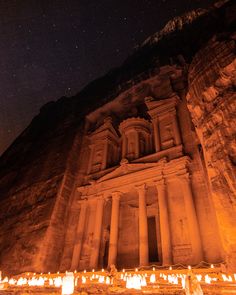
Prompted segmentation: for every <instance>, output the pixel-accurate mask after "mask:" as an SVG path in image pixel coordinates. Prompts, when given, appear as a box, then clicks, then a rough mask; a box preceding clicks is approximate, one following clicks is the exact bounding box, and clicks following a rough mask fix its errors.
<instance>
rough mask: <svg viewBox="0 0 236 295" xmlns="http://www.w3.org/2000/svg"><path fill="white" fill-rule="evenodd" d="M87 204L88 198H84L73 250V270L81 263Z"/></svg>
mask: <svg viewBox="0 0 236 295" xmlns="http://www.w3.org/2000/svg"><path fill="white" fill-rule="evenodd" d="M87 205H88V202H87V200H84V201H82V202H81V209H80V214H79V221H78V225H77V230H76V236H75V245H74V250H73V255H72V260H71V270H76V269H77V268H78V265H79V260H80V254H81V248H82V242H83V235H84V225H85V219H86V211H87Z"/></svg>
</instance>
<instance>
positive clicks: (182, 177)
mask: <svg viewBox="0 0 236 295" xmlns="http://www.w3.org/2000/svg"><path fill="white" fill-rule="evenodd" d="M178 179H179V180H181V181H186V182H190V181H191V175H190V174H189V173H184V174H181V175H178Z"/></svg>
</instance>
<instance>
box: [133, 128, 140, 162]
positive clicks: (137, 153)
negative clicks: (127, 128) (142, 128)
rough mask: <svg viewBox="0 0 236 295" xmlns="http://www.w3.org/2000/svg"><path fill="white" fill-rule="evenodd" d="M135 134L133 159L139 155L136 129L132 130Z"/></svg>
mask: <svg viewBox="0 0 236 295" xmlns="http://www.w3.org/2000/svg"><path fill="white" fill-rule="evenodd" d="M134 132H135V133H134V134H135V151H134V154H135V156H134V157H135V159H138V158H139V157H140V152H139V134H138V131H137V130H134Z"/></svg>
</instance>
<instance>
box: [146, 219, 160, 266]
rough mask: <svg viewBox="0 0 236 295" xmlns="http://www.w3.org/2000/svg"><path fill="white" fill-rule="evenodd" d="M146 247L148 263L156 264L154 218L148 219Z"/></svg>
mask: <svg viewBox="0 0 236 295" xmlns="http://www.w3.org/2000/svg"><path fill="white" fill-rule="evenodd" d="M148 247H149V262H157V261H158V251H157V234H156V218H155V216H151V217H148Z"/></svg>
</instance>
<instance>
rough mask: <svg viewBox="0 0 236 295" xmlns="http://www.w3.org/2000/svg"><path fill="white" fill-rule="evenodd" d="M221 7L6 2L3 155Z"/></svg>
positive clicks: (167, 0) (193, 1)
mask: <svg viewBox="0 0 236 295" xmlns="http://www.w3.org/2000/svg"><path fill="white" fill-rule="evenodd" d="M214 2H215V1H214V0H176V1H174V0H64V1H63V0H0V21H1V23H0V36H1V40H0V65H1V70H0V154H1V153H2V152H3V151H4V150H5V149H6V148H7V147H8V146H9V144H10V143H11V142H12V141H13V140H14V139H15V137H16V136H17V135H19V134H20V132H22V131H23V129H24V128H25V127H26V126H27V125H28V124H29V123H30V121H31V120H32V118H33V117H34V116H35V115H36V114H37V113H38V112H39V109H40V107H41V106H42V105H43V104H45V103H47V102H48V101H51V100H57V99H58V98H60V97H61V96H64V95H65V96H71V95H74V94H76V93H77V92H79V90H80V89H81V88H82V87H84V86H85V85H86V84H87V83H89V82H90V81H92V80H93V79H95V78H98V77H99V76H101V75H104V74H105V73H106V72H107V71H109V70H110V69H111V68H113V67H116V66H119V65H121V64H122V62H123V61H124V60H125V59H126V58H127V57H128V55H129V54H131V53H132V51H133V48H134V47H135V46H136V45H137V44H139V43H141V42H143V41H144V40H145V39H146V38H147V37H148V36H149V35H151V34H153V33H155V32H156V31H158V30H160V29H161V28H162V27H163V26H164V25H165V23H166V22H167V21H168V20H170V19H171V18H173V17H174V16H177V15H180V14H182V13H184V12H186V11H189V10H191V9H195V8H197V7H207V6H209V5H210V4H212V3H214Z"/></svg>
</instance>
